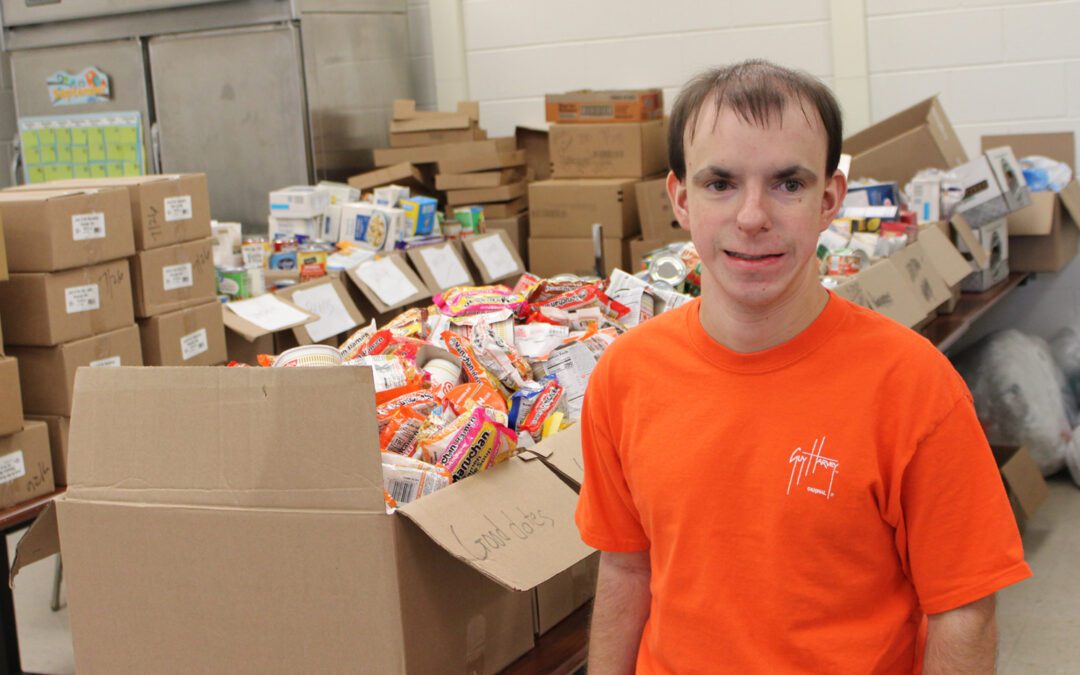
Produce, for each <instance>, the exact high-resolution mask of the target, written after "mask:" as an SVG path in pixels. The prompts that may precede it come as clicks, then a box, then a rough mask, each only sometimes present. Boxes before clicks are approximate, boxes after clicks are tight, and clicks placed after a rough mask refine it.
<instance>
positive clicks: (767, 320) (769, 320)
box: [701, 275, 829, 354]
mask: <svg viewBox="0 0 1080 675" xmlns="http://www.w3.org/2000/svg"><path fill="white" fill-rule="evenodd" d="M714 284H715V282H713V281H712V280H711V279H706V278H702V289H701V296H702V297H701V325H702V327H703V328H704V329H705V332H706V333H708V334H709V336H710V337H712V339H714V340H716V341H717V342H719V343H720V344H721V345H723V346H725V347H727V348H728V349H730V350H732V351H734V352H737V353H740V354H749V353H751V352H759V351H762V350H765V349H769V348H771V347H775V346H777V345H781V344H783V343H785V342H787V341H788V340H790V339H792V338H794V337H795V336H796V335H798V334H799V333H801V332H803V331H804V330H806V328H807V327H809V326H810V324H812V323H813V322H814V319H816V318H817V317H818V316H819V315H820V314H821V312H822V311H823V310H824V309H825V305H826V304H828V302H829V293H828V291H826V290H825V289H824V288H823V287H822V286H821V284H820V283H819V282H818V280H817V277H816V276H814V277H813V278H811V277H810V276H809V275H807V277H806V278H804V279H803V280H802V281H801V282H800V288H798V289H796V292H795V293H793V294H792V295H791V297H789V298H788V299H787V300H785V301H784V302H783V303H781V304H778V305H776V306H772V307H768V308H762V309H756V308H745V307H736V306H734V303H730V302H726V301H725V298H724V296H723V294H722V293H720V292H719V289H718V288H715V286H714Z"/></svg>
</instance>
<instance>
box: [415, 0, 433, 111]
mask: <svg viewBox="0 0 1080 675" xmlns="http://www.w3.org/2000/svg"><path fill="white" fill-rule="evenodd" d="M408 11H409V65H410V70H411V74H412V81H413V95H414V96H416V107H417V108H419V109H420V110H435V109H436V105H437V100H436V97H435V60H434V58H433V55H432V48H431V3H430V0H409V2H408Z"/></svg>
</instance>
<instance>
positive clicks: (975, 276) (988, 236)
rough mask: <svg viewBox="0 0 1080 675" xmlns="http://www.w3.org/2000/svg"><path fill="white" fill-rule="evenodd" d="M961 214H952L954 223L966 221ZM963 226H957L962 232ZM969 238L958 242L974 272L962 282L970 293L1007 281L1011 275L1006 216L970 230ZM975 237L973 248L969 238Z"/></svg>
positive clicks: (964, 288) (1009, 238)
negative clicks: (960, 227) (961, 227)
mask: <svg viewBox="0 0 1080 675" xmlns="http://www.w3.org/2000/svg"><path fill="white" fill-rule="evenodd" d="M963 222H964V220H963V218H962V217H961V216H959V215H954V216H953V226H954V227H956V226H957V225H958V224H961V223H963ZM959 232H960V229H959V228H957V233H958V234H959ZM968 235H969V236H968V237H964V238H961V239H960V241H959V242H958V246H959V251H960V253H961V254H963V256H964V257H965V259H967V260H968V264H969V265H970V266H971V270H972V274H971V275H969V276H968V277H967V278H966V279H964V282H963V283H962V284H961V286H960V287H961V288H962V289H963V290H964V291H966V292H970V293H981V292H983V291H986V290H989V289H990V288H992V287H993V286H996V285H997V284H999V283H1001V282H1003V281H1005V279H1006V278H1008V276H1009V263H1010V260H1009V256H1010V253H1011V252H1010V251H1009V242H1011V241H1012V238H1011V237H1010V236H1009V224H1008V221H1007V220H1006V219H1005V218H1001V219H998V220H995V221H994V222H992V223H989V224H987V225H983V226H982V227H980V228H977V229H974V230H971V231H970V232H969V233H968ZM972 239H973V240H974V242H975V245H974V247H972V246H971V245H970V243H969V242H970V241H971V240H972Z"/></svg>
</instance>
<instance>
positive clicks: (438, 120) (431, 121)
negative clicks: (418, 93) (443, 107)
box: [390, 98, 480, 131]
mask: <svg viewBox="0 0 1080 675" xmlns="http://www.w3.org/2000/svg"><path fill="white" fill-rule="evenodd" d="M406 121H407V123H406ZM479 121H480V104H479V103H477V102H476V101H458V104H457V110H456V111H455V112H452V113H451V112H442V111H437V110H417V109H416V101H414V100H412V99H407V98H399V99H395V100H394V108H393V121H392V122H391V123H390V131H427V130H429V129H456V128H458V127H460V126H468V125H469V124H470V123H473V122H479Z"/></svg>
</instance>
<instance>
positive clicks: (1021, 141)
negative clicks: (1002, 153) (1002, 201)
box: [982, 131, 1076, 168]
mask: <svg viewBox="0 0 1080 675" xmlns="http://www.w3.org/2000/svg"><path fill="white" fill-rule="evenodd" d="M1003 145H1007V146H1009V147H1010V148H1012V150H1013V154H1015V155H1016V158H1017V159H1023V158H1024V157H1028V156H1030V155H1041V156H1043V157H1049V158H1050V159H1056V160H1057V161H1059V162H1065V163H1066V164H1068V165H1069V167H1070V168H1072V167H1075V166H1076V143H1075V141H1074V137H1073V132H1071V131H1062V132H1057V133H1048V134H999V135H994V136H983V137H982V152H986V151H987V150H989V149H991V148H1000V147H1001V146H1003Z"/></svg>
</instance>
